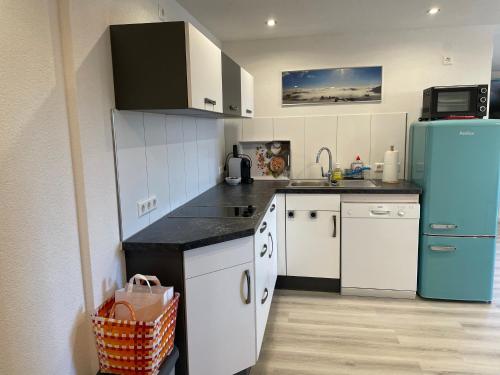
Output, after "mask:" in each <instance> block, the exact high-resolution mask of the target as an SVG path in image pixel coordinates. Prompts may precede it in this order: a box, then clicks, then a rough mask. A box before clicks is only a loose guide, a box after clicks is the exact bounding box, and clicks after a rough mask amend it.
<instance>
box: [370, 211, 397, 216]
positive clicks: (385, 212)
mask: <svg viewBox="0 0 500 375" xmlns="http://www.w3.org/2000/svg"><path fill="white" fill-rule="evenodd" d="M391 212H392V211H391V210H370V214H372V215H375V216H386V215H390V214H391Z"/></svg>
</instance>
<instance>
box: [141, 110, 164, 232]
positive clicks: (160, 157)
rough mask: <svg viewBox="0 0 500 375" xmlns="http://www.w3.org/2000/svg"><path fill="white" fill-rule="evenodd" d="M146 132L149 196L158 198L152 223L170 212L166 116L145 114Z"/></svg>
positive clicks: (152, 214)
mask: <svg viewBox="0 0 500 375" xmlns="http://www.w3.org/2000/svg"><path fill="white" fill-rule="evenodd" d="M144 131H145V140H146V162H147V173H148V190H149V196H150V197H151V196H156V198H157V202H158V205H157V208H156V210H153V211H151V213H150V214H149V218H150V222H151V223H152V222H154V221H156V220H158V219H159V218H161V217H162V216H164V215H166V214H167V213H168V212H170V193H169V190H170V184H169V168H168V161H167V134H166V130H165V116H163V115H160V114H152V113H145V114H144Z"/></svg>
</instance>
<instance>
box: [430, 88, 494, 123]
mask: <svg viewBox="0 0 500 375" xmlns="http://www.w3.org/2000/svg"><path fill="white" fill-rule="evenodd" d="M487 108H488V85H471V86H435V87H429V88H428V89H425V90H424V97H423V103H422V118H421V119H422V120H439V119H446V118H483V117H484V116H486V112H487Z"/></svg>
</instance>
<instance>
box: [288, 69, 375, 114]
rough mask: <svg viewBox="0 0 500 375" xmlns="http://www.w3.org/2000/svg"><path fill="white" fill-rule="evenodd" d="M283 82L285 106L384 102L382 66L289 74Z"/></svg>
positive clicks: (295, 71)
mask: <svg viewBox="0 0 500 375" xmlns="http://www.w3.org/2000/svg"><path fill="white" fill-rule="evenodd" d="M281 81H282V104H283V105H284V106H287V105H297V104H302V105H304V104H339V103H356V102H377V101H378V102H380V101H381V100H382V67H381V66H370V67H359V68H331V69H314V70H294V71H287V72H282V76H281Z"/></svg>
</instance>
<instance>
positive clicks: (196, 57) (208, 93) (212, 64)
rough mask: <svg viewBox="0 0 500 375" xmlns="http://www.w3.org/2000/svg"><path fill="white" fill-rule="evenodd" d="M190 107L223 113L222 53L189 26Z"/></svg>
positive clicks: (200, 33)
mask: <svg viewBox="0 0 500 375" xmlns="http://www.w3.org/2000/svg"><path fill="white" fill-rule="evenodd" d="M187 28H188V31H187V33H188V40H189V50H188V56H189V62H188V68H189V81H190V84H191V86H190V90H189V93H190V107H191V108H196V109H202V110H206V111H212V112H219V113H221V112H222V53H221V50H220V49H219V47H217V46H216V45H215V44H214V43H212V41H210V39H208V38H207V37H206V36H205V35H203V33H202V32H201V31H199V30H198V29H196V28H195V27H194V26H193V25H192V24H190V23H189V24H188V26H187Z"/></svg>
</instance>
